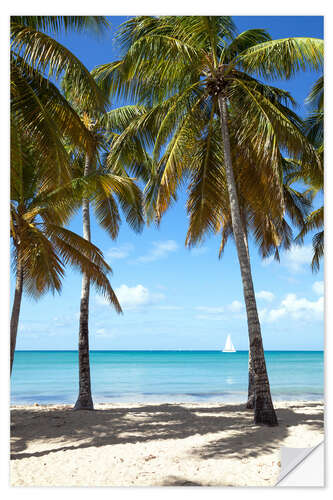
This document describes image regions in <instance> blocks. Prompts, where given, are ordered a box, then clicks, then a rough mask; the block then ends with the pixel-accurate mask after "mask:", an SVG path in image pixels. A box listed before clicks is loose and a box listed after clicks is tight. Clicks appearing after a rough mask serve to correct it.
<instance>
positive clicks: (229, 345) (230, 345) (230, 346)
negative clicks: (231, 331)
mask: <svg viewBox="0 0 333 500" xmlns="http://www.w3.org/2000/svg"><path fill="white" fill-rule="evenodd" d="M223 352H236V349H235V348H234V344H233V343H232V342H231V337H230V335H228V337H227V340H226V343H225V346H224V349H223Z"/></svg>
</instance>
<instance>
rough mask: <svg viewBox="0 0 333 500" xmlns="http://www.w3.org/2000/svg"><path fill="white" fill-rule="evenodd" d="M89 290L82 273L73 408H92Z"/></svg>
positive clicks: (86, 222)
mask: <svg viewBox="0 0 333 500" xmlns="http://www.w3.org/2000/svg"><path fill="white" fill-rule="evenodd" d="M89 173H90V159H89V157H88V155H87V156H86V161H85V166H84V176H85V177H86V176H87V175H89ZM82 221H83V237H84V238H85V239H86V240H88V241H90V216H89V200H88V199H86V198H84V199H83V200H82ZM89 291H90V280H89V278H88V276H87V275H86V274H85V273H83V275H82V291H81V303H80V330H79V396H78V398H77V401H76V403H75V406H74V410H93V409H94V403H93V400H92V396H91V380H90V360H89Z"/></svg>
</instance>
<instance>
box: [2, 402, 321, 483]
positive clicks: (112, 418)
mask: <svg viewBox="0 0 333 500" xmlns="http://www.w3.org/2000/svg"><path fill="white" fill-rule="evenodd" d="M305 408H306V410H305ZM11 413H12V424H11V437H12V446H11V458H12V459H22V458H27V457H40V456H43V455H47V454H48V453H51V452H55V451H60V450H73V449H78V448H89V447H92V446H94V447H101V446H107V445H114V444H125V443H137V442H149V441H151V440H166V439H184V438H187V437H189V436H192V435H194V434H197V435H206V434H209V433H217V432H220V431H223V430H228V431H229V432H228V435H227V434H224V435H223V436H222V437H221V438H219V437H217V439H212V440H211V441H209V443H208V444H207V445H205V446H201V447H199V448H196V449H194V450H193V453H194V454H196V455H199V456H200V457H201V458H203V459H206V458H218V457H223V456H226V455H228V456H229V457H240V458H242V459H244V458H247V457H256V456H258V455H259V454H260V453H263V452H264V453H269V452H270V451H272V450H273V449H276V448H277V447H278V446H279V443H280V441H281V440H282V439H284V438H285V437H287V436H288V427H289V426H294V425H299V424H304V425H306V426H308V427H309V428H311V429H313V430H320V429H321V428H322V426H323V415H322V411H321V405H320V403H317V402H306V403H301V402H300V403H297V404H295V405H294V406H293V405H291V406H289V407H288V408H280V409H277V416H278V419H279V424H280V425H279V426H278V427H262V426H256V425H254V424H253V412H252V411H251V410H246V409H245V408H244V405H231V404H230V405H225V404H224V405H223V406H220V405H219V404H216V405H207V406H203V405H198V406H192V407H186V406H184V405H182V404H181V403H180V404H156V405H155V404H151V405H138V406H135V405H134V406H131V407H128V408H125V407H120V406H119V407H117V406H115V407H114V408H112V409H107V408H106V409H98V410H95V411H77V412H73V410H72V409H71V408H69V407H64V408H52V407H49V408H48V410H47V411H46V410H45V409H42V408H34V409H27V408H22V409H21V408H15V409H13V410H12V412H11ZM212 438H213V436H212ZM36 440H40V441H43V442H44V443H48V444H49V446H47V449H44V450H43V451H39V452H31V453H29V452H28V451H27V448H28V446H29V443H31V442H32V441H36ZM73 443H74V444H73ZM185 483H186V484H185ZM167 484H169V485H170V486H171V485H174V486H177V485H188V486H194V485H198V486H199V485H200V483H195V482H191V484H189V482H188V481H186V480H184V482H182V480H181V479H179V478H172V477H170V478H167V482H166V483H165V485H167Z"/></svg>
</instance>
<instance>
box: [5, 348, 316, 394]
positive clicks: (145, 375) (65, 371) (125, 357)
mask: <svg viewBox="0 0 333 500" xmlns="http://www.w3.org/2000/svg"><path fill="white" fill-rule="evenodd" d="M265 356H266V364H267V370H268V375H269V379H270V384H271V391H272V396H273V399H275V400H302V399H306V400H319V399H323V397H324V395H323V392H324V373H323V368H324V366H323V365H324V356H323V352H322V351H266V353H265ZM247 369H248V352H247V351H239V352H236V353H222V352H218V351H92V352H91V378H92V392H93V399H94V401H95V402H96V403H97V402H146V401H151V402H153V401H154V402H161V401H164V402H176V401H179V402H185V401H196V402H200V401H202V402H203V401H211V402H213V401H219V402H224V401H226V402H232V401H235V402H236V401H237V402H241V401H245V400H246V396H247ZM77 393H78V353H77V352H76V351H17V352H16V354H15V361H14V367H13V374H12V379H11V403H12V404H32V403H35V402H37V403H39V404H47V403H53V404H55V403H66V404H67V403H69V404H71V403H74V402H75V400H76V397H77Z"/></svg>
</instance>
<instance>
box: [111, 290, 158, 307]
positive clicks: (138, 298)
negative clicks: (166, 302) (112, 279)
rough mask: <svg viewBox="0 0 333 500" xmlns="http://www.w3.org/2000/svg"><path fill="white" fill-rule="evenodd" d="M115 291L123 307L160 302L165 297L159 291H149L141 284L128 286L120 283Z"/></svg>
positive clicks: (142, 305)
mask: <svg viewBox="0 0 333 500" xmlns="http://www.w3.org/2000/svg"><path fill="white" fill-rule="evenodd" d="M115 293H116V295H117V297H118V300H119V302H120V305H121V307H122V308H123V309H138V308H142V307H144V306H149V305H151V304H155V303H157V302H160V301H161V300H163V299H164V298H165V296H164V295H163V294H161V293H151V292H150V291H149V290H148V288H146V287H144V286H143V285H136V286H133V287H129V286H127V285H121V286H120V287H119V288H116V290H115Z"/></svg>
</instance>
